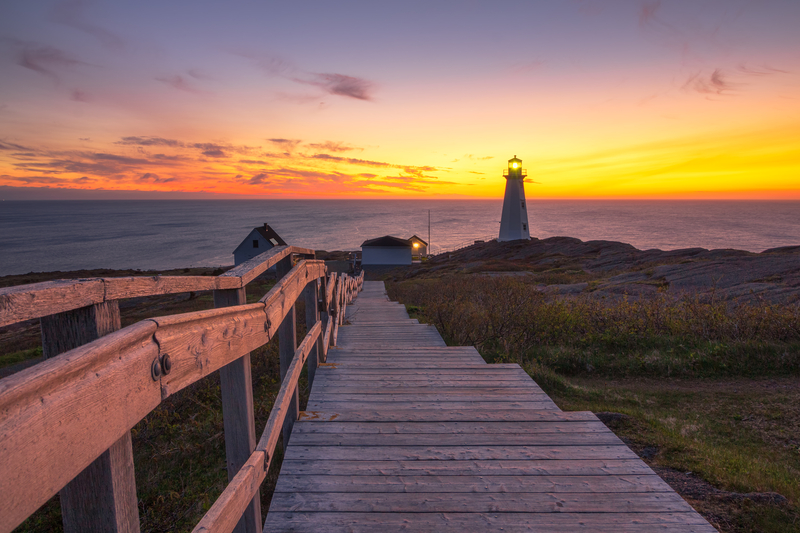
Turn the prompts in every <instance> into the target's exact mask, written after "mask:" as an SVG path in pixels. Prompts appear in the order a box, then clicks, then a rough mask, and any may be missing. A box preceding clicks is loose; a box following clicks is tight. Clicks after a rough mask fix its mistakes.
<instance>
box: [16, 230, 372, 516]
mask: <svg viewBox="0 0 800 533" xmlns="http://www.w3.org/2000/svg"><path fill="white" fill-rule="evenodd" d="M293 256H299V259H300V261H299V262H298V263H297V264H296V265H293ZM313 257H314V252H313V251H312V250H306V249H303V248H297V247H292V246H278V247H275V248H273V249H271V250H270V251H268V252H266V253H264V254H261V255H259V256H257V257H255V258H253V259H252V260H250V261H248V262H246V263H243V264H242V265H239V266H238V267H236V268H234V269H232V270H230V271H228V272H226V273H225V274H223V275H221V276H218V277H197V276H195V277H188V276H187V277H155V278H152V277H139V278H136V277H134V278H100V279H87V280H74V281H68V280H61V281H54V282H45V283H36V284H32V285H26V286H20V287H11V288H7V289H0V326H2V325H8V324H12V323H15V322H19V321H23V320H29V319H32V318H41V324H42V340H43V352H44V355H45V357H47V359H46V360H45V361H43V362H41V363H39V364H37V365H35V366H32V367H30V368H27V369H25V370H22V371H20V372H18V373H16V374H13V375H11V376H9V377H7V378H5V379H2V380H0V532H8V531H11V530H12V529H13V528H15V527H16V526H17V525H19V524H20V523H21V522H22V521H23V520H25V518H27V517H28V516H29V515H30V514H32V513H33V512H34V511H36V509H38V508H39V507H40V506H41V505H42V504H43V503H45V502H46V501H47V500H48V499H50V498H51V497H52V496H53V495H54V494H56V493H57V492H59V491H60V495H61V505H62V515H63V520H64V528H65V531H126V532H129V531H134V532H135V531H138V530H139V517H138V508H137V499H136V486H135V476H134V473H133V453H132V447H131V434H130V429H131V428H132V427H133V426H134V425H135V424H137V423H138V422H139V421H140V420H142V419H143V418H144V417H145V416H146V415H147V414H148V413H150V412H151V411H152V410H153V409H154V408H155V407H157V406H158V405H159V404H160V403H161V402H162V401H163V400H164V399H166V398H167V397H169V396H170V395H172V394H174V393H175V392H177V391H179V390H181V389H183V388H184V387H186V386H188V385H190V384H192V383H194V382H196V381H198V380H200V379H202V378H204V377H205V376H208V375H209V374H211V373H212V372H215V371H217V370H219V371H220V383H221V388H222V404H223V420H224V428H225V449H226V450H225V451H226V456H227V463H228V478H229V485H228V486H227V488H226V489H225V490H224V492H223V493H222V495H221V496H220V498H219V499H218V500H217V501H216V502H215V503H214V504H213V505H212V507H211V509H210V510H209V511H208V513H207V514H206V515H205V516H204V517H203V519H202V520H201V521H200V523H199V524H198V525H197V526H196V527H195V531H220V532H229V531H233V530H234V529H236V531H242V532H244V531H248V532H249V531H260V530H261V528H262V524H263V522H262V521H261V509H260V499H259V495H258V491H259V486H260V484H261V482H262V481H263V480H264V478H265V476H266V472H267V470H268V468H269V465H270V462H271V459H272V457H273V455H274V451H275V446H276V444H277V442H278V436H279V434H280V433H281V432H283V438H284V443H286V442H288V439H289V436H290V434H291V428H292V424H293V423H294V420H296V418H297V415H298V405H299V404H298V394H297V384H298V379H299V376H300V372H301V370H302V368H303V364H304V363H306V362H308V370H309V375H308V378H309V384H312V383H313V378H314V371H315V370H316V368H317V366H318V365H319V363H320V362H324V361H325V358H326V355H327V350H328V347H329V346H331V345H335V342H336V337H337V332H338V327H339V325H340V324H341V323H343V318H344V311H345V309H346V306H347V304H348V303H349V302H350V301H352V299H353V298H354V297H355V295H356V294H357V293H358V291H359V290H360V289H361V286H362V283H363V273H362V275H361V276H359V277H356V278H353V277H350V276H347V275H339V276H337V275H336V274H331V275H330V276H327V275H326V270H325V265H324V263H323V262H322V261H316V260H314V259H313ZM272 266H276V269H277V271H278V276H279V278H280V279H279V281H278V282H277V284H276V285H275V286H274V287H273V288H272V289H271V290H270V291H269V292H268V293H267V294H266V295H265V296H264V297H263V298H261V299H260V300H259V301H258V302H257V303H254V304H246V293H245V286H246V285H247V283H248V282H250V281H252V280H253V279H254V278H255V277H257V276H258V275H259V274H261V273H262V272H264V271H266V270H267V269H269V268H270V267H272ZM202 290H213V291H214V304H215V307H217V309H212V310H207V311H198V312H194V313H186V314H182V315H172V316H166V317H159V318H152V319H147V320H143V321H141V322H138V323H136V324H133V325H131V326H128V327H126V328H123V329H120V325H119V322H120V320H119V306H118V300H119V299H123V298H131V297H139V296H148V295H156V294H168V293H179V292H189V291H202ZM301 294H302V295H304V298H305V302H306V305H305V308H306V324H307V326H308V333H307V334H306V336H305V338H304V339H303V341H302V342H301V344H300V346H299V347H298V346H297V345H296V343H297V341H296V335H295V328H296V321H295V310H294V305H295V303H296V301H297V300H298V298H299V297H300V296H301ZM320 297H321V301H320ZM320 311H322V313H321V314H322V316H321V317H320ZM275 334H278V336H279V351H280V356H281V380H282V384H281V388H280V392H279V394H278V397H277V399H276V400H275V403H274V406H273V409H272V412H271V413H270V416H269V420H268V422H267V425H266V427H265V429H264V431H263V434H262V436H261V439H260V440H259V441H258V442H257V443H256V440H255V423H254V417H253V389H252V383H251V377H250V352H251V351H252V350H254V349H256V348H258V347H260V346H263V345H264V344H266V343H267V342H269V341H270V339H272V338H273V337H274V336H275Z"/></svg>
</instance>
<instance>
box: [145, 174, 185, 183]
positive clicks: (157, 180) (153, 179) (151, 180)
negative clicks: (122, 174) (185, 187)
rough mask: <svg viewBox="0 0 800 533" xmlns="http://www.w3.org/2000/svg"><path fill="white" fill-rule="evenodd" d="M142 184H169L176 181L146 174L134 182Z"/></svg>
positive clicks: (175, 179)
mask: <svg viewBox="0 0 800 533" xmlns="http://www.w3.org/2000/svg"><path fill="white" fill-rule="evenodd" d="M136 181H139V182H142V183H169V182H171V181H177V178H161V177H159V175H158V174H154V173H152V172H146V173H144V174H142V175H141V176H139V178H138V179H137V180H136Z"/></svg>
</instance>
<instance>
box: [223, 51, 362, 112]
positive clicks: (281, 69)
mask: <svg viewBox="0 0 800 533" xmlns="http://www.w3.org/2000/svg"><path fill="white" fill-rule="evenodd" d="M233 53H234V54H236V55H238V56H240V57H244V58H247V59H249V60H250V61H251V62H252V63H253V65H254V66H255V67H256V68H258V69H259V70H261V71H263V72H264V73H265V74H268V75H270V76H278V77H281V78H285V79H288V80H291V81H293V82H295V83H299V84H302V85H311V86H313V87H318V88H320V89H322V90H323V91H325V92H326V93H328V94H333V95H336V96H345V97H348V98H355V99H356V100H372V99H373V95H372V92H373V91H374V90H375V83H373V82H371V81H369V80H365V79H363V78H358V77H355V76H348V75H346V74H337V73H316V72H304V71H302V70H300V69H298V68H297V67H296V66H295V65H294V64H293V63H291V62H290V61H287V60H285V59H283V58H281V57H279V56H274V55H270V54H264V53H254V52H247V51H236V52H233ZM281 98H283V99H290V100H291V99H297V101H298V103H305V102H308V101H311V100H317V99H318V98H317V97H316V96H314V95H299V96H298V95H287V94H284V93H281Z"/></svg>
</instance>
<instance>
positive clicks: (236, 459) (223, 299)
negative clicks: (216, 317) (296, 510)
mask: <svg viewBox="0 0 800 533" xmlns="http://www.w3.org/2000/svg"><path fill="white" fill-rule="evenodd" d="M245 291H246V290H245V288H244V287H242V288H240V289H232V290H224V291H222V290H218V291H215V292H214V307H216V308H220V307H230V306H235V305H243V304H246V303H247V294H246V292H245ZM219 377H220V389H221V393H222V420H223V424H224V429H225V458H226V461H227V467H228V482H231V481H233V479H234V478H235V477H236V475H237V474H238V473H239V470H240V469H241V468H242V467H243V466H244V465H245V464H246V463H247V461H248V460H249V459H250V454H252V453H253V450H254V449H255V447H256V426H255V418H254V413H253V378H252V369H251V366H250V353H249V352H248V353H246V354H244V355H243V356H242V357H240V358H239V359H236V360H235V361H232V362H230V363H228V364H227V365H225V366H223V367H222V368H220V369H219ZM262 528H263V522H262V520H261V497H260V495H259V493H258V490H256V492H255V494H254V495H253V498H252V500H251V501H250V504H249V505H248V506H247V508H246V509H245V510H244V513H243V514H242V516H241V518H240V520H239V523H238V524H236V527H235V528H234V529H233V531H236V533H256V532H258V531H259V530H260V529H262Z"/></svg>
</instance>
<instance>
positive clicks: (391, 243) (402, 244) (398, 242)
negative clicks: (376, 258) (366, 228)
mask: <svg viewBox="0 0 800 533" xmlns="http://www.w3.org/2000/svg"><path fill="white" fill-rule="evenodd" d="M364 246H376V247H381V248H385V247H397V248H410V247H411V241H409V240H407V239H401V238H399V237H392V236H391V235H386V236H384V237H378V238H377V239H369V240H367V241H364V242H362V243H361V247H362V248H363V247H364Z"/></svg>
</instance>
